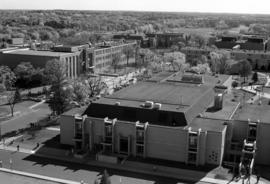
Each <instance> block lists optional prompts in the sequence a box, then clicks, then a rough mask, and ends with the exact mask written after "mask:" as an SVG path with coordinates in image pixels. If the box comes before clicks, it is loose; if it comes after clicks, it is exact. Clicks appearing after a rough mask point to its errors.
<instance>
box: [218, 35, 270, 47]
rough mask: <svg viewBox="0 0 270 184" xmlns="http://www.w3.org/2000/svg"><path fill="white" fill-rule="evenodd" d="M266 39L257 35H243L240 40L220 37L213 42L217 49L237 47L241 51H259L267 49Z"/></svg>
mask: <svg viewBox="0 0 270 184" xmlns="http://www.w3.org/2000/svg"><path fill="white" fill-rule="evenodd" d="M267 42H268V39H267V38H265V37H263V36H259V35H243V36H242V37H241V38H239V37H236V36H222V37H221V39H219V40H217V41H216V42H215V45H216V47H217V48H220V49H232V48H233V47H235V46H237V45H238V46H239V49H241V50H261V51H264V50H265V49H266V48H267Z"/></svg>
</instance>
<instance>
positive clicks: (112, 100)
mask: <svg viewBox="0 0 270 184" xmlns="http://www.w3.org/2000/svg"><path fill="white" fill-rule="evenodd" d="M213 97H214V90H213V88H211V87H208V86H200V85H191V84H173V83H167V82H162V83H159V82H140V83H138V84H136V85H133V86H129V87H127V88H124V89H122V90H120V91H118V92H116V93H114V94H112V95H110V96H106V97H104V98H101V99H99V100H96V101H94V102H92V104H90V106H89V107H88V108H87V110H86V111H85V114H86V115H88V116H91V117H97V118H105V117H109V118H111V119H113V118H117V119H119V120H124V121H131V122H136V121H140V122H149V123H150V124H158V125H163V126H186V125H187V124H188V123H189V122H191V121H192V119H193V118H195V117H196V116H198V114H199V113H201V112H204V111H205V110H206V109H207V107H208V106H209V104H210V103H211V101H212V100H213ZM145 101H153V102H154V103H161V108H160V109H153V108H146V107H144V106H143V104H144V102H145Z"/></svg>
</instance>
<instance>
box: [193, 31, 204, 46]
mask: <svg viewBox="0 0 270 184" xmlns="http://www.w3.org/2000/svg"><path fill="white" fill-rule="evenodd" d="M192 40H193V41H194V42H195V43H196V45H198V46H199V47H200V48H201V47H203V46H205V45H206V39H205V38H204V37H203V36H201V35H198V34H195V35H193V37H192Z"/></svg>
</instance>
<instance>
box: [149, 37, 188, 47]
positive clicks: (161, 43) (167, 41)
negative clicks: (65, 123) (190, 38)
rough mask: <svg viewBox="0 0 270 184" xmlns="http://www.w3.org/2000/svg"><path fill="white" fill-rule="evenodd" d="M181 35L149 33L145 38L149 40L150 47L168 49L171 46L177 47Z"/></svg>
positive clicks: (180, 40) (181, 38)
mask: <svg viewBox="0 0 270 184" xmlns="http://www.w3.org/2000/svg"><path fill="white" fill-rule="evenodd" d="M183 35H184V34H183V33H149V34H146V36H147V37H148V38H149V41H150V44H149V46H150V47H156V48H170V47H171V46H172V45H178V43H179V42H182V41H183V40H184V39H183Z"/></svg>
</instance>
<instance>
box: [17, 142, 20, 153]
mask: <svg viewBox="0 0 270 184" xmlns="http://www.w3.org/2000/svg"><path fill="white" fill-rule="evenodd" d="M17 151H18V152H19V151H20V145H19V144H18V145H17Z"/></svg>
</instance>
